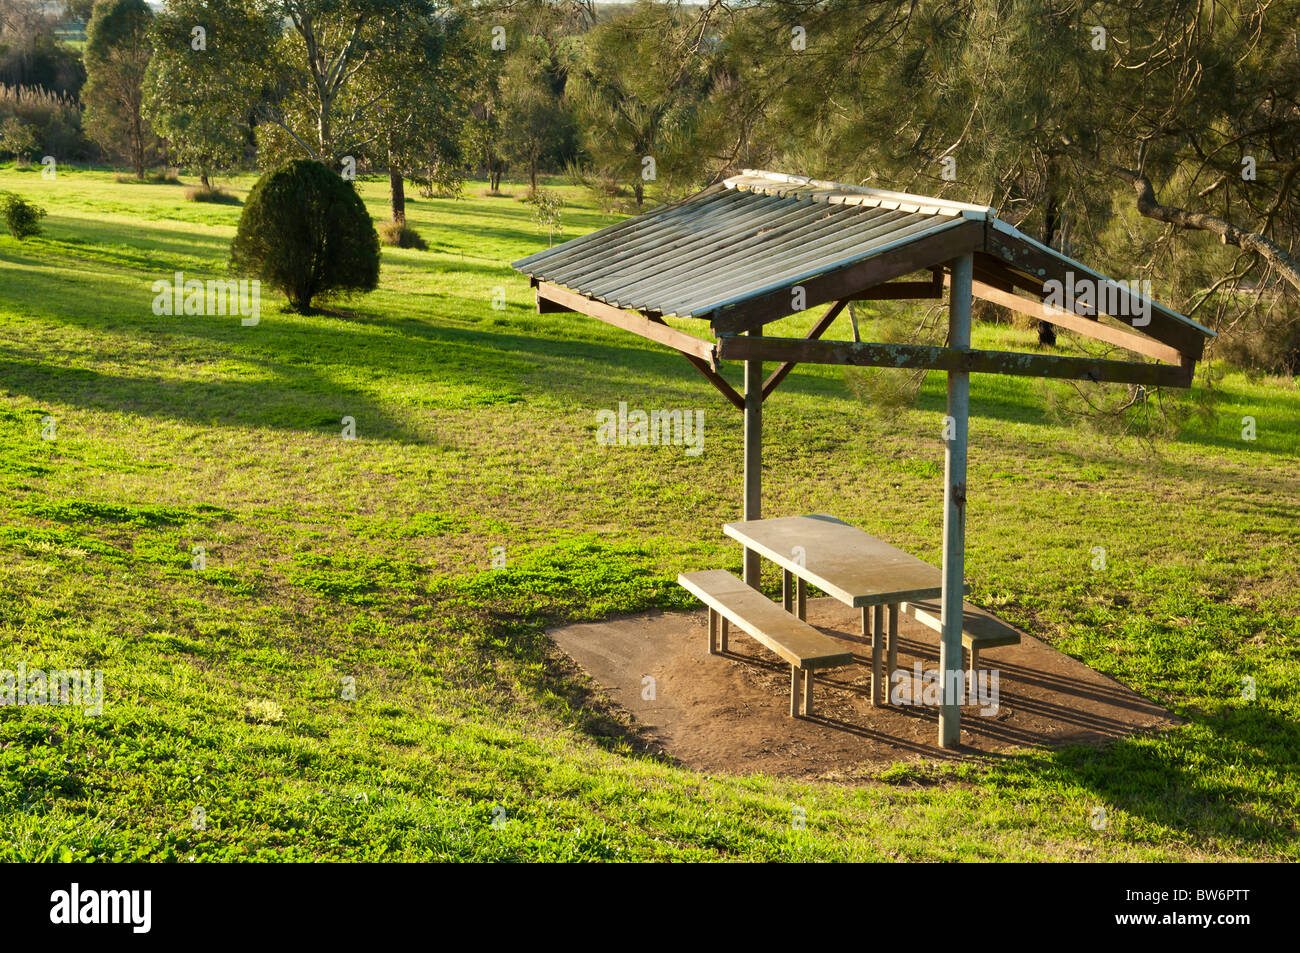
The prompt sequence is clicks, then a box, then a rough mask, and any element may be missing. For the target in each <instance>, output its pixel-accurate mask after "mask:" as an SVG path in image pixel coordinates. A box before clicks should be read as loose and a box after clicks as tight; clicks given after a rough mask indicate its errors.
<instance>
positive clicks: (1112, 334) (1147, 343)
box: [971, 281, 1183, 365]
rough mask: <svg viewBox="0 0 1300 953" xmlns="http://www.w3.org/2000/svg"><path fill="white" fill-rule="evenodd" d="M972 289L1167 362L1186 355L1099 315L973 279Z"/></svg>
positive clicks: (1012, 307) (1007, 305)
mask: <svg viewBox="0 0 1300 953" xmlns="http://www.w3.org/2000/svg"><path fill="white" fill-rule="evenodd" d="M971 290H972V291H973V292H974V294H975V297H977V298H982V299H983V300H985V301H989V302H992V303H993V304H996V305H1001V306H1002V307H1004V308H1009V309H1010V310H1012V311H1016V312H1019V313H1020V314H1024V315H1028V316H1029V317H1031V318H1037V319H1038V320H1039V321H1046V322H1048V323H1049V324H1054V325H1056V326H1057V327H1061V328H1065V329H1066V330H1067V331H1074V332H1076V333H1078V334H1083V335H1086V336H1087V337H1090V338H1095V339H1096V340H1098V341H1105V342H1106V343H1107V344H1115V345H1117V346H1119V347H1122V348H1126V349H1127V350H1130V351H1133V352H1134V353H1136V354H1141V355H1143V356H1145V357H1154V358H1155V359H1156V360H1158V361H1164V362H1165V363H1166V364H1175V365H1178V364H1182V361H1183V355H1182V352H1181V351H1179V350H1178V349H1177V348H1174V347H1170V346H1169V345H1168V344H1161V343H1160V342H1159V341H1153V340H1151V339H1150V338H1145V337H1142V336H1141V335H1140V334H1134V333H1133V332H1132V331H1125V330H1124V329H1123V328H1115V327H1111V326H1110V325H1109V324H1102V323H1101V322H1100V321H1098V320H1097V319H1096V318H1092V317H1086V316H1084V315H1080V314H1075V313H1074V312H1069V311H1064V312H1063V311H1060V310H1059V309H1056V308H1049V307H1048V306H1047V305H1045V304H1043V302H1041V301H1036V300H1034V299H1033V298H1026V297H1024V296H1023V295H1018V294H1013V293H1011V292H1009V291H1003V290H1001V289H999V288H994V287H992V286H991V285H986V284H984V283H983V282H982V281H972V282H971Z"/></svg>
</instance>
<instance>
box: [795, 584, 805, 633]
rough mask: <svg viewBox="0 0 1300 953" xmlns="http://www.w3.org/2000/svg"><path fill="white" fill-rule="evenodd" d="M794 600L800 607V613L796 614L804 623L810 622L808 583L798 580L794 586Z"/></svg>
mask: <svg viewBox="0 0 1300 953" xmlns="http://www.w3.org/2000/svg"><path fill="white" fill-rule="evenodd" d="M794 594H795V595H794V598H795V602H796V603H798V605H799V611H798V612H797V613H795V614H796V615H798V616H799V618H800V619H802V620H803V621H804V622H807V621H808V583H806V582H804V581H803V580H802V579H796V580H795V584H794Z"/></svg>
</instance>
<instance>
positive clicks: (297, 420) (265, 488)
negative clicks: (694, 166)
mask: <svg viewBox="0 0 1300 953" xmlns="http://www.w3.org/2000/svg"><path fill="white" fill-rule="evenodd" d="M251 184H252V180H251V179H247V178H244V179H238V180H235V181H234V182H233V183H231V185H232V188H233V190H234V191H235V192H236V194H238V195H241V196H242V195H246V194H247V190H248V188H249V186H250V185H251ZM385 186H386V183H383V182H379V181H374V182H365V183H362V184H361V191H362V194H363V195H364V197H365V199H366V202H367V203H368V205H369V207H370V210H371V213H372V215H373V216H374V218H375V219H376V220H380V219H382V218H384V217H386V213H387V206H386V201H387V194H386V188H385ZM556 187H557V188H558V189H559V190H560V191H562V192H563V194H564V197H565V200H566V201H567V202H568V203H569V204H568V207H567V208H566V209H565V210H564V237H566V238H568V237H572V236H574V235H577V234H581V233H583V232H586V231H589V230H591V229H594V228H597V227H599V226H601V225H603V224H606V223H607V222H609V221H611V220H612V219H610V218H608V217H606V216H602V215H601V214H600V213H599V212H598V211H596V210H595V208H594V206H593V205H592V204H591V203H590V202H588V201H587V200H585V199H584V197H583V196H582V194H580V193H579V192H577V191H576V190H574V189H570V188H567V187H564V186H556ZM483 188H484V187H483V185H482V184H481V183H471V184H470V185H469V187H467V189H466V196H467V197H466V198H465V199H463V200H461V201H453V200H425V199H420V198H416V199H415V200H414V201H412V202H411V206H410V210H409V219H410V223H411V224H412V225H413V226H414V227H415V228H417V229H418V230H419V231H420V232H421V233H422V235H423V236H424V238H425V239H426V240H427V241H428V243H429V250H428V251H415V250H406V251H404V250H393V249H385V250H384V260H383V270H382V274H381V284H380V288H379V290H378V291H377V292H375V293H373V294H371V295H367V296H364V297H360V298H356V299H353V300H351V301H344V302H339V303H336V304H334V305H331V306H330V308H329V310H327V311H325V312H323V313H319V314H315V315H312V316H301V315H295V314H289V313H282V312H281V311H280V310H279V305H278V302H275V301H273V300H270V295H269V294H268V295H267V296H266V297H265V298H264V300H263V313H262V320H261V323H260V324H259V325H258V326H256V327H242V326H241V324H240V322H239V320H238V318H230V317H199V316H190V317H159V316H155V315H154V314H153V312H152V310H151V307H150V305H151V302H152V300H153V292H152V290H151V285H152V283H153V282H154V281H156V280H158V279H168V280H170V277H171V275H172V273H173V272H175V271H177V270H180V271H183V272H185V274H186V277H197V278H207V277H216V276H218V275H220V274H221V273H222V271H223V269H224V266H225V259H226V254H227V249H228V245H229V241H230V239H231V237H232V236H233V234H234V229H235V225H236V223H237V221H238V218H239V214H240V209H239V208H238V207H234V206H214V205H201V204H195V203H191V202H186V201H185V200H184V197H183V192H184V190H183V189H182V188H180V187H177V186H176V185H136V184H129V183H128V184H119V183H117V182H115V181H114V180H113V176H112V175H111V174H110V173H108V172H85V171H74V170H69V169H64V170H61V171H60V174H59V175H58V177H57V178H55V179H53V180H48V179H43V178H42V177H41V175H40V173H39V171H18V170H14V169H13V168H12V167H9V168H0V190H13V191H17V192H19V193H21V194H23V195H25V196H27V197H28V198H30V199H33V200H35V201H36V202H38V203H39V204H41V205H43V206H45V207H46V208H47V209H48V210H49V216H48V218H47V219H46V220H45V234H44V235H43V236H42V237H40V238H37V239H33V240H30V241H28V242H26V243H21V244H20V243H18V242H16V241H15V240H13V239H11V238H9V237H8V236H4V237H0V509H2V511H3V521H2V522H0V639H3V645H4V650H3V653H2V655H0V669H13V668H15V667H16V665H17V664H18V663H19V662H23V663H25V664H26V666H27V667H28V669H34V668H43V669H67V668H74V667H75V668H93V669H102V670H103V671H104V673H105V674H104V678H105V701H104V711H103V714H101V715H98V716H94V715H86V714H83V713H82V712H81V711H80V710H75V709H70V708H66V707H46V708H32V707H0V859H10V860H12V859H27V860H47V859H55V860H57V859H65V860H86V859H92V858H93V859H105V860H108V859H112V860H124V859H135V858H139V859H150V860H173V859H175V860H228V859H285V860H287V859H294V860H316V859H368V860H374V859H483V860H495V859H521V860H568V859H659V858H673V859H686V860H697V859H736V860H774V859H855V860H871V859H888V858H898V859H925V860H949V859H983V858H999V859H1010V860H1042V859H1095V860H1103V859H1104V860H1117V859H1166V860H1188V859H1222V858H1261V859H1264V858H1273V859H1277V858H1287V859H1292V860H1295V859H1300V838H1298V837H1297V830H1296V818H1297V813H1298V808H1300V803H1298V802H1300V772H1297V771H1296V769H1295V766H1296V764H1297V763H1300V728H1298V727H1297V723H1296V718H1297V713H1298V712H1300V702H1298V699H1300V653H1298V651H1297V649H1298V647H1300V621H1297V620H1298V618H1300V556H1298V555H1297V550H1298V546H1300V466H1297V463H1296V459H1297V451H1298V450H1300V393H1297V390H1296V388H1295V385H1294V384H1293V383H1288V382H1277V381H1273V382H1268V381H1258V380H1256V381H1251V380H1248V379H1246V378H1245V377H1243V376H1242V375H1240V374H1235V373H1225V374H1223V376H1222V378H1221V379H1219V380H1218V381H1217V382H1216V384H1215V387H1214V390H1213V393H1206V392H1205V391H1203V390H1200V389H1198V393H1197V394H1194V395H1193V398H1194V399H1195V402H1196V403H1197V404H1198V405H1200V406H1201V407H1202V412H1201V413H1198V414H1194V415H1193V416H1192V417H1190V418H1189V420H1188V422H1187V424H1186V425H1185V427H1184V429H1183V430H1182V432H1181V434H1180V436H1179V438H1178V439H1177V441H1175V442H1172V443H1164V444H1160V445H1158V446H1157V447H1156V448H1155V449H1154V450H1152V449H1150V448H1148V447H1146V446H1144V445H1143V444H1140V443H1138V442H1136V441H1133V440H1131V439H1126V440H1118V439H1108V438H1106V437H1105V436H1101V435H1098V434H1096V433H1093V432H1090V431H1085V430H1082V429H1072V428H1070V427H1067V426H1063V425H1062V424H1060V423H1059V422H1058V421H1057V420H1056V419H1054V418H1053V417H1052V416H1051V415H1050V414H1049V413H1048V411H1047V409H1046V408H1047V406H1048V403H1049V400H1050V399H1051V397H1052V395H1053V394H1054V393H1056V392H1059V391H1060V389H1061V388H1063V387H1065V386H1067V385H1058V384H1045V383H1044V382H1041V381H1031V380H1020V379H1015V380H1013V379H1002V378H990V377H976V378H974V379H973V381H972V386H971V391H972V419H971V451H970V471H969V477H970V487H971V489H970V496H969V501H970V504H969V511H968V512H969V516H968V520H969V525H968V538H969V546H968V554H967V565H968V573H969V581H970V583H971V585H972V590H973V595H972V598H973V599H974V600H975V601H976V602H977V603H979V604H981V605H983V606H986V607H989V608H992V609H994V610H995V611H996V612H998V613H999V614H1000V615H1001V616H1002V617H1004V618H1006V619H1007V620H1009V621H1011V622H1013V623H1014V624H1016V625H1019V626H1021V627H1023V628H1025V629H1026V630H1027V631H1029V632H1031V633H1033V634H1034V635H1036V636H1038V637H1040V638H1043V639H1045V640H1047V641H1049V642H1050V643H1052V644H1053V645H1055V646H1056V647H1058V648H1060V649H1061V650H1062V651H1064V652H1067V653H1069V654H1071V655H1073V656H1075V657H1077V658H1080V659H1082V660H1083V661H1085V662H1086V663H1088V664H1089V665H1091V666H1093V667H1095V668H1097V669H1099V670H1101V671H1103V672H1106V673H1108V674H1110V675H1113V676H1114V677H1115V678H1118V679H1119V680H1121V681H1123V682H1124V683H1126V684H1128V685H1129V686H1131V687H1132V688H1134V689H1135V690H1137V691H1139V692H1141V693H1143V694H1144V695H1146V696H1148V697H1150V698H1152V699H1153V700H1155V701H1158V702H1160V703H1161V704H1163V705H1166V706H1168V707H1169V708H1170V709H1172V710H1173V711H1175V712H1176V713H1178V714H1179V715H1180V716H1182V718H1184V719H1185V720H1186V721H1185V724H1183V725H1181V726H1180V727H1177V728H1175V729H1173V730H1170V731H1166V732H1163V733H1161V734H1158V735H1154V736H1147V737H1136V738H1132V739H1128V740H1125V741H1121V742H1118V743H1115V744H1113V745H1111V746H1109V747H1107V748H1105V749H1103V750H1095V749H1092V748H1082V747H1076V748H1069V749H1065V750H1059V751H1024V752H1017V753H1013V754H1009V755H1005V756H1000V757H990V758H984V759H975V760H968V761H960V762H954V763H946V762H945V763H937V762H936V763H920V762H906V763H899V764H896V765H894V766H892V767H889V768H887V769H885V770H878V769H865V768H864V769H862V770H861V771H858V772H856V773H855V772H854V771H852V770H851V769H846V776H847V777H848V778H850V779H851V780H850V781H847V782H845V781H839V782H835V783H831V782H826V783H815V784H813V783H794V782H790V781H786V780H781V779H772V778H768V777H764V776H748V777H722V776H706V775H700V774H697V773H694V772H691V771H689V770H685V769H682V768H679V767H676V766H674V765H673V764H671V763H669V762H666V761H664V760H661V759H658V758H656V757H653V756H650V755H647V754H645V753H643V752H640V751H638V750H636V748H635V746H634V744H633V743H632V742H630V741H629V740H628V739H629V737H631V736H630V735H629V734H628V733H627V732H626V731H625V730H624V725H623V724H622V723H621V721H620V717H621V716H620V715H619V714H618V713H617V712H616V711H611V710H610V709H609V708H608V706H606V705H605V704H603V703H602V702H601V701H600V699H599V696H598V694H596V693H593V692H592V690H591V688H590V686H589V685H587V684H585V683H584V681H583V680H581V679H580V678H577V677H575V676H573V675H572V674H570V669H569V668H567V667H566V666H565V665H564V664H563V661H562V659H560V658H559V657H558V656H557V654H556V652H555V650H554V649H553V648H552V647H551V646H550V644H549V642H548V640H547V639H546V637H545V635H544V634H543V629H544V627H545V626H547V625H549V624H552V623H554V622H556V621H560V620H571V619H588V618H596V617H601V616H607V615H610V614H616V613H623V612H633V611H639V610H643V609H648V608H652V607H660V608H669V607H685V606H688V605H690V602H689V600H687V599H686V598H685V596H684V594H683V593H682V592H681V591H680V590H679V589H678V588H677V586H676V585H675V583H674V581H673V580H674V579H675V577H676V574H677V573H678V572H679V571H682V570H684V569H698V568H705V567H713V566H725V567H728V568H731V569H733V571H738V569H739V562H740V560H739V551H738V550H737V549H736V547H735V546H734V545H733V544H730V543H729V542H727V541H726V540H724V538H723V536H722V532H721V524H722V523H723V522H725V521H727V520H731V519H735V518H736V517H737V516H738V509H739V499H740V454H741V443H742V433H741V420H740V415H739V413H737V412H736V411H735V410H734V409H733V408H732V407H731V406H730V405H729V404H727V403H726V402H725V401H723V400H722V399H721V397H720V396H719V395H718V394H717V393H716V392H715V391H714V390H713V389H712V388H711V387H710V385H709V384H708V383H707V382H706V381H704V380H703V378H701V377H700V376H699V375H698V374H697V373H696V372H695V371H694V370H693V369H692V368H691V367H690V366H689V365H688V364H687V363H686V362H685V361H683V360H682V359H681V358H680V357H678V356H677V355H675V354H673V353H670V352H667V351H665V350H663V349H660V348H657V347H655V346H654V345H651V344H649V343H648V342H643V341H641V340H640V339H638V338H635V337H633V336H631V335H628V334H625V333H622V332H618V331H616V330H614V329H612V328H609V327H607V326H605V325H603V324H600V323H598V322H595V321H592V320H589V319H587V318H584V317H580V316H577V315H572V314H551V315H543V316H539V315H537V314H536V313H535V312H534V308H533V302H532V298H531V293H530V290H529V288H528V285H527V281H526V279H524V278H523V277H522V276H520V275H518V274H516V273H514V272H513V271H511V270H510V268H509V267H508V263H509V262H510V261H511V260H513V259H516V258H519V257H522V256H523V255H525V254H528V253H530V252H532V251H534V250H536V249H538V248H539V247H542V246H544V245H545V243H546V237H545V235H539V234H538V232H537V229H536V227H535V225H534V222H533V218H532V214H531V209H530V208H529V207H528V206H526V205H524V204H522V203H521V202H519V201H518V200H517V199H515V198H488V197H483ZM515 191H516V192H518V193H520V194H522V188H521V187H518V186H516V187H515ZM500 291H504V296H505V307H504V308H502V309H496V308H494V307H493V298H494V295H498V294H499V293H500ZM809 321H810V317H809V316H799V317H796V318H792V319H790V320H789V325H790V326H791V327H792V328H794V329H798V328H805V327H807V325H808V323H809ZM865 330H866V331H867V332H868V333H869V332H870V330H871V329H870V328H867V329H865ZM831 334H833V335H837V334H838V335H840V336H845V335H847V330H846V329H844V328H837V329H833V330H832V332H831ZM978 336H979V337H980V338H981V339H982V340H983V341H984V342H985V343H990V342H992V343H997V344H1000V345H1002V346H1006V347H1013V346H1022V347H1023V346H1029V345H1030V344H1031V339H1032V335H1031V334H1030V333H1029V332H1025V331H1020V330H1017V329H1015V328H1012V327H1010V326H994V327H985V328H982V329H981V330H980V331H979V332H978ZM728 374H729V375H730V377H731V379H732V380H733V381H736V380H737V378H738V369H737V368H730V369H729V370H728ZM850 385H851V381H849V380H848V379H847V378H846V375H845V372H844V371H843V370H840V369H834V368H815V367H806V366H805V367H800V368H798V369H797V370H796V371H795V372H794V373H793V374H792V375H791V376H790V377H789V378H787V380H786V383H785V384H784V385H783V387H782V389H781V390H780V391H779V392H778V393H777V394H776V395H775V396H774V397H773V398H772V399H771V400H770V401H769V402H768V404H767V407H768V412H767V414H766V421H765V427H766V438H767V446H766V456H765V462H766V466H767V477H766V487H765V506H766V510H767V512H768V513H769V514H771V515H776V514H787V513H796V512H816V511H825V512H831V513H834V514H836V515H838V516H839V517H841V518H842V519H845V520H848V521H850V522H852V523H855V524H857V525H860V526H862V527H863V528H864V529H866V530H867V531H868V532H871V533H874V534H877V535H879V536H882V537H884V538H886V539H888V540H890V541H891V542H893V543H894V544H896V545H898V546H901V547H903V548H905V549H907V550H909V551H910V552H912V553H914V554H915V555H917V556H919V557H921V558H923V559H927V560H930V561H937V560H938V559H939V558H940V527H941V522H942V478H941V473H942V444H941V442H940V428H941V417H942V414H943V400H944V398H943V388H944V383H943V380H942V378H941V376H939V375H935V376H933V377H932V379H930V380H928V381H927V382H926V384H925V386H924V387H923V388H922V391H921V393H920V395H919V397H918V399H917V400H916V402H915V405H914V406H913V407H911V408H909V409H906V410H904V411H903V412H902V413H900V414H897V415H890V414H885V413H881V412H880V410H879V409H878V408H876V407H874V406H873V405H872V404H871V403H869V402H866V401H864V400H862V399H861V398H859V397H855V396H854V389H853V388H852V386H850ZM623 400H625V401H627V402H628V403H629V404H630V405H631V406H632V407H639V408H643V409H646V410H650V409H668V408H692V409H694V408H699V409H703V410H704V411H705V444H704V446H705V450H704V452H703V453H702V454H700V455H699V456H688V455H686V454H685V453H684V452H683V450H682V448H680V447H657V448H633V447H605V446H601V445H599V444H598V443H597V441H596V439H595V432H596V412H597V411H598V410H601V409H606V408H608V409H613V408H616V407H617V406H618V403H619V401H623ZM1246 415H1250V416H1253V417H1254V418H1255V419H1256V427H1257V439H1255V440H1254V441H1253V442H1252V441H1245V440H1243V439H1241V428H1242V422H1241V420H1242V417H1243V416H1246ZM344 416H351V417H353V418H355V421H356V437H357V439H355V440H344V439H343V438H342V435H341V431H342V428H341V419H342V418H343V417H344ZM46 417H52V418H54V422H55V428H56V430H55V436H56V439H54V440H53V441H50V440H45V439H42V426H43V420H44V418H46ZM194 547H203V549H204V550H205V552H206V568H205V569H204V570H202V571H195V570H194V569H192V568H191V565H192V564H191V559H192V554H193V552H194ZM498 547H499V548H500V549H498ZM1095 547H1102V548H1104V549H1105V552H1106V568H1105V569H1104V570H1103V571H1097V570H1094V569H1093V568H1092V563H1093V560H1094V554H1093V551H1094V548H1095ZM498 552H503V553H504V556H505V560H506V566H505V568H504V569H493V568H492V562H493V556H494V553H498ZM772 582H773V583H775V579H773V580H772ZM1246 677H1250V678H1253V679H1254V680H1255V685H1256V697H1255V698H1254V699H1253V700H1251V699H1248V698H1246V697H1243V679H1245V678H1246ZM348 686H355V698H350V697H345V696H347V695H350V694H351V693H350V692H349V691H348V690H347V689H348ZM850 768H851V766H850ZM1099 806H1100V807H1104V809H1105V811H1106V816H1107V824H1106V826H1105V827H1104V829H1101V830H1096V829H1094V828H1093V825H1092V823H1091V821H1092V819H1093V816H1094V810H1095V808H1097V807H1099ZM796 808H801V809H802V810H803V811H804V812H806V818H807V822H806V829H798V827H797V825H794V824H792V818H793V817H794V816H795V813H796V812H795V809H796ZM200 816H201V817H202V818H203V822H202V823H201V824H196V823H195V820H194V819H195V818H196V817H200Z"/></svg>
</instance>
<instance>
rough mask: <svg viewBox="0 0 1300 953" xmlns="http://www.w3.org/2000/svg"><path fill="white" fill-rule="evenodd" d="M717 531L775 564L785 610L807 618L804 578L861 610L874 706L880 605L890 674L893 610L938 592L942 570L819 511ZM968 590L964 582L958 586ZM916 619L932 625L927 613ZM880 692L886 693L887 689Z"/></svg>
mask: <svg viewBox="0 0 1300 953" xmlns="http://www.w3.org/2000/svg"><path fill="white" fill-rule="evenodd" d="M722 529H723V532H724V533H726V534H727V535H728V536H730V537H732V538H733V539H735V540H737V541H738V542H740V543H741V545H743V546H744V547H745V548H746V549H749V550H753V551H754V552H756V553H759V554H760V555H762V556H764V557H766V558H767V559H769V560H771V561H772V562H774V563H776V564H777V565H778V566H780V567H781V570H782V577H781V599H782V603H783V604H784V606H785V609H786V611H787V612H789V611H791V609H792V603H793V604H794V608H795V614H796V615H797V616H798V618H800V619H805V620H806V618H807V587H808V585H809V584H811V585H813V586H816V587H817V588H818V589H820V590H821V591H822V592H824V593H826V594H827V595H828V596H831V597H833V598H835V599H838V600H839V601H840V602H843V603H844V604H846V605H849V606H852V607H853V608H855V609H860V610H861V611H862V635H863V638H864V639H868V638H869V639H870V643H871V675H872V678H871V703H872V704H873V705H874V704H880V700H881V698H882V695H881V683H882V676H883V673H882V668H883V666H882V662H883V659H882V655H883V653H884V651H885V648H886V644H885V632H884V629H885V626H884V616H885V610H886V609H888V613H889V629H888V661H889V666H888V672H889V673H890V675H892V673H893V672H894V670H895V669H896V668H897V665H898V613H899V609H900V607H901V608H903V609H905V610H906V609H907V608H909V607H911V606H913V605H915V604H917V603H921V604H932V600H936V599H938V598H939V597H940V595H941V594H942V592H943V573H942V570H940V569H939V568H938V567H937V566H932V565H930V564H929V563H927V562H924V561H923V560H920V559H917V558H916V557H915V556H912V555H910V554H908V553H905V552H903V551H902V550H901V549H898V548H896V547H894V546H891V545H890V544H889V543H887V542H885V541H884V540H882V539H877V538H876V537H875V536H872V535H870V534H868V533H866V532H864V531H862V530H860V529H858V528H857V527H856V526H850V525H849V524H848V523H845V522H844V521H843V520H839V519H836V518H835V517H834V516H829V515H827V514H824V513H816V514H811V515H808V516H782V517H777V518H775V519H761V520H743V521H740V522H735V523H727V524H725V525H724V526H723V528H722ZM792 581H793V583H794V586H793V587H792V585H791V583H792ZM969 590H970V586H969V585H967V586H965V587H964V590H963V591H966V592H968V591H969ZM912 614H913V615H916V613H915V612H913V613H912ZM917 617H918V619H919V621H922V622H924V623H925V624H927V625H930V624H931V620H930V619H929V618H920V617H919V616H917ZM883 697H884V698H886V699H887V698H888V692H886V693H885V694H884V696H883Z"/></svg>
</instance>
